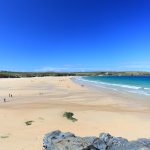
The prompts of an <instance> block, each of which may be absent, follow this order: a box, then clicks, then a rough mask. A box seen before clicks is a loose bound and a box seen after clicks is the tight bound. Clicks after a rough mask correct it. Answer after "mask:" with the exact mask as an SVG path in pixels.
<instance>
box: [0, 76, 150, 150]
mask: <svg viewBox="0 0 150 150" xmlns="http://www.w3.org/2000/svg"><path fill="white" fill-rule="evenodd" d="M9 93H12V94H13V98H12V99H10V98H8V94H9ZM4 97H7V98H6V100H8V102H6V103H4V102H3V101H2V99H3V98H4ZM0 99H1V100H0V122H1V126H0V136H9V137H8V138H5V139H3V138H0V145H1V148H2V149H3V150H9V149H22V148H23V149H24V150H41V148H42V139H43V136H44V135H45V134H46V133H48V132H51V131H53V130H58V129H59V130H62V131H66V132H67V131H70V132H73V133H75V134H76V135H79V136H89V135H95V136H98V135H97V134H98V133H102V132H108V133H110V134H113V135H114V136H121V137H125V138H128V139H129V140H133V139H137V138H142V137H144V138H149V137H150V136H149V135H150V130H149V127H150V102H148V101H141V100H140V101H139V100H137V101H135V100H133V99H132V98H131V97H127V96H125V95H121V94H117V93H113V92H109V91H108V90H94V89H93V90H92V89H90V88H89V87H88V86H87V85H85V86H81V84H77V83H75V82H73V81H72V80H71V77H42V78H40V77H35V78H21V79H20V78H19V79H4V80H3V79H1V80H0ZM68 111H71V112H73V113H74V115H75V116H74V117H75V118H77V119H78V121H77V122H75V123H73V122H71V121H69V120H67V119H66V118H64V117H63V113H64V112H68ZM29 120H33V121H34V122H33V124H32V125H31V126H26V125H25V122H26V121H29ZM18 143H19V145H18Z"/></svg>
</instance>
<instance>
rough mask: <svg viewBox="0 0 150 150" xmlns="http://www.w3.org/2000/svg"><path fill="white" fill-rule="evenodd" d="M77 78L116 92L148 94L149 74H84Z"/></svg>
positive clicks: (149, 89) (149, 93)
mask: <svg viewBox="0 0 150 150" xmlns="http://www.w3.org/2000/svg"><path fill="white" fill-rule="evenodd" d="M77 80H80V81H82V82H86V83H90V84H92V85H95V86H97V87H103V88H109V89H112V90H115V91H118V92H119V91H122V92H129V93H135V94H140V95H145V96H150V76H85V77H79V78H78V79H77Z"/></svg>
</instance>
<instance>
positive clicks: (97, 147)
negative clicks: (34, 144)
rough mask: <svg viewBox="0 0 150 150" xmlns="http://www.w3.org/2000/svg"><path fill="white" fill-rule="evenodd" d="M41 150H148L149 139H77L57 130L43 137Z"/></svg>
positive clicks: (103, 134) (101, 135) (106, 135)
mask: <svg viewBox="0 0 150 150" xmlns="http://www.w3.org/2000/svg"><path fill="white" fill-rule="evenodd" d="M43 150H150V139H138V140H136V141H128V140H127V139H125V138H121V137H114V136H111V135H110V134H109V133H101V134H100V136H99V137H95V136H91V137H79V136H75V135H74V134H73V133H70V132H66V133H63V132H61V131H59V130H57V131H53V132H51V133H48V134H46V135H45V137H44V139H43Z"/></svg>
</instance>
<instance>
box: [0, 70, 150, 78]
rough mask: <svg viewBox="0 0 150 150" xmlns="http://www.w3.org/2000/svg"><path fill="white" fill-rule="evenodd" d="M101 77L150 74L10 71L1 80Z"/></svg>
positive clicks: (143, 73)
mask: <svg viewBox="0 0 150 150" xmlns="http://www.w3.org/2000/svg"><path fill="white" fill-rule="evenodd" d="M99 75H106V76H107V75H110V76H111V75H116V76H121V75H129V76H133V75H136V76H141V75H149V76H150V72H136V71H133V72H131V71H130V72H129V71H127V72H103V71H97V72H10V71H0V78H22V77H45V76H99Z"/></svg>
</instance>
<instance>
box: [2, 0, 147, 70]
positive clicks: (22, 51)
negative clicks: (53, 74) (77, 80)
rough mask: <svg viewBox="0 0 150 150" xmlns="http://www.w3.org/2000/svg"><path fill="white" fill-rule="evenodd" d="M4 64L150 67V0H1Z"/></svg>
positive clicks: (33, 67) (18, 67)
mask: <svg viewBox="0 0 150 150" xmlns="http://www.w3.org/2000/svg"><path fill="white" fill-rule="evenodd" d="M0 70H13V71H100V70H102V71H103V70H104V71H105V70H110V71H119V70H121V71H123V70H127V71H128V70H133V71H134V70H137V71H139V70H140V71H150V1H149V0H0Z"/></svg>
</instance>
